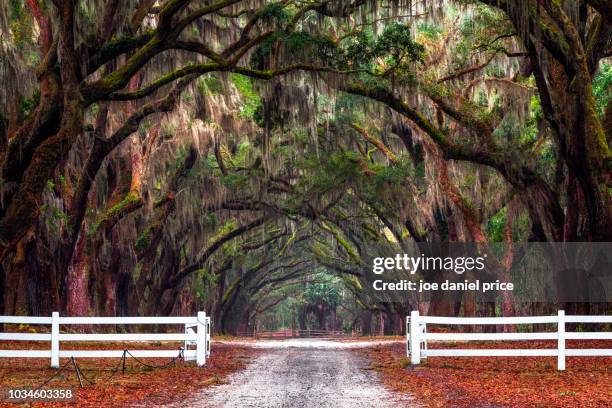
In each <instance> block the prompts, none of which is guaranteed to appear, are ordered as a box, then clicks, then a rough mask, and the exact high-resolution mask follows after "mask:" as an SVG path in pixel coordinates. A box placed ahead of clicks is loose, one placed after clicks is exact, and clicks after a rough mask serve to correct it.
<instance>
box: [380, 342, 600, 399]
mask: <svg viewBox="0 0 612 408" xmlns="http://www.w3.org/2000/svg"><path fill="white" fill-rule="evenodd" d="M430 347H436V348H451V347H461V348H511V347H512V348H550V347H555V345H554V344H552V343H550V342H548V343H547V342H521V343H512V344H504V345H503V346H502V345H500V344H495V343H492V342H487V343H480V344H479V343H476V342H470V344H469V346H467V345H465V344H459V345H458V344H444V345H443V346H442V345H441V344H436V345H434V346H430ZM568 347H571V348H612V342H610V341H591V342H585V341H581V342H580V343H574V342H568ZM370 358H371V360H372V365H371V369H373V370H376V371H379V372H380V373H381V375H382V379H383V381H384V382H385V384H386V385H387V386H389V387H390V388H391V389H394V390H396V391H401V392H407V393H410V394H412V395H413V396H414V397H415V398H416V400H417V402H418V403H420V404H423V405H424V406H430V407H449V406H452V407H609V406H612V358H610V357H570V358H567V361H566V365H567V370H566V371H565V372H559V371H557V368H556V363H557V360H556V357H514V358H510V357H455V358H446V357H436V358H429V359H427V360H424V362H423V364H422V365H420V366H418V367H416V368H415V367H413V366H411V365H410V362H409V360H408V359H407V358H406V349H405V346H404V345H400V344H395V345H390V346H384V347H376V348H374V349H372V350H371V351H370Z"/></svg>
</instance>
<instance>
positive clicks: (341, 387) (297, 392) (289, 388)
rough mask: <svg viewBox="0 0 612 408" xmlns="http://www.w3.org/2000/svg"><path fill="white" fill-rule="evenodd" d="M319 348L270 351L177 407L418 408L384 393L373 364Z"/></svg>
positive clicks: (294, 345)
mask: <svg viewBox="0 0 612 408" xmlns="http://www.w3.org/2000/svg"><path fill="white" fill-rule="evenodd" d="M320 343H321V341H315V342H314V343H313V342H312V341H310V342H308V341H305V342H303V343H301V344H300V342H299V341H297V342H296V341H293V342H291V343H285V344H284V345H281V346H280V348H274V349H270V350H269V351H268V352H266V353H265V354H263V355H260V356H258V357H256V358H255V359H254V360H253V362H252V363H251V364H250V365H249V366H247V367H246V369H244V370H243V371H241V372H239V373H236V374H234V375H233V376H231V377H230V381H229V383H228V384H224V385H220V386H217V387H212V388H210V389H207V390H205V391H202V392H201V393H199V394H196V395H194V396H193V397H191V398H189V399H187V400H186V401H182V402H181V403H180V404H177V405H175V407H178V406H183V407H184V406H189V407H296V408H297V407H299V408H302V407H339V408H342V407H347V408H348V407H351V408H353V407H381V408H385V407H401V406H405V407H415V406H416V404H414V403H412V401H411V400H410V399H409V398H408V397H403V398H401V399H400V397H398V396H397V395H395V394H393V393H391V392H390V391H388V390H387V389H385V388H384V386H383V385H382V384H381V383H380V382H379V379H378V376H377V373H376V372H374V371H371V370H364V369H365V368H366V367H367V366H368V363H367V361H366V359H365V357H362V356H360V352H359V350H347V349H346V348H345V347H344V346H342V347H334V345H333V344H329V343H332V342H324V343H325V345H322V344H320ZM333 343H335V342H333ZM364 353H365V352H364ZM212 358H214V356H212Z"/></svg>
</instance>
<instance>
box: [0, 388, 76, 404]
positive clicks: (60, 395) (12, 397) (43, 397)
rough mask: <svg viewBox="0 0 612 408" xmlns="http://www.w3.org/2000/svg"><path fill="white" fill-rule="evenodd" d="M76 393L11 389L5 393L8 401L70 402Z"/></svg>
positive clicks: (51, 389) (64, 389)
mask: <svg viewBox="0 0 612 408" xmlns="http://www.w3.org/2000/svg"><path fill="white" fill-rule="evenodd" d="M74 396H75V393H74V391H73V390H72V389H71V388H45V389H40V390H39V389H34V388H9V389H7V390H6V392H5V393H4V397H5V398H6V399H7V400H8V401H14V402H17V401H19V402H25V401H69V400H72V399H74Z"/></svg>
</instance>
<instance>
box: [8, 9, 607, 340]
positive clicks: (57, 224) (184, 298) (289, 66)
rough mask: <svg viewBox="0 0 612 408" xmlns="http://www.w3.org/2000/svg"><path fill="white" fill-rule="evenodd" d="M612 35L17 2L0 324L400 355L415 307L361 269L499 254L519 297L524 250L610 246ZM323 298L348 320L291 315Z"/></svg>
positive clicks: (477, 14)
mask: <svg viewBox="0 0 612 408" xmlns="http://www.w3.org/2000/svg"><path fill="white" fill-rule="evenodd" d="M570 3H571V4H570ZM610 11H611V10H610V7H609V2H607V1H602V0H598V1H595V0H593V1H589V0H584V1H576V2H567V4H565V3H564V4H561V3H559V2H554V1H546V0H544V1H542V0H521V1H517V2H514V1H512V2H511V1H503V0H499V1H498V0H492V1H467V0H461V1H459V0H457V1H429V0H428V1H424V0H422V1H416V0H415V1H405V2H402V1H397V2H396V1H374V0H372V1H362V0H353V1H332V0H330V1H310V0H307V1H278V2H275V1H274V2H267V1H261V2H245V1H231V0H226V1H195V0H194V1H188V0H184V1H178V0H176V1H174V0H169V1H149V0H142V1H134V2H118V1H106V2H100V1H85V0H81V1H76V0H73V1H39V0H27V1H19V0H14V1H11V2H9V3H8V4H5V5H3V6H2V19H1V20H0V30H1V31H0V34H2V47H1V49H0V50H1V52H2V54H0V55H2V57H3V58H2V62H1V65H0V77H2V78H3V80H4V81H5V82H7V90H6V91H5V92H3V95H2V96H3V97H2V98H0V107H1V116H0V131H1V132H0V136H2V144H1V149H0V151H1V157H2V201H1V203H0V238H1V240H0V248H1V249H2V250H1V252H0V254H1V255H0V260H2V268H1V271H2V274H0V281H1V282H2V287H1V288H0V289H2V290H0V292H2V298H1V299H2V302H0V304H2V306H3V309H4V310H5V312H6V313H7V314H12V313H15V312H17V311H21V312H29V313H32V312H33V311H44V312H45V313H46V312H47V311H48V310H51V309H55V308H57V307H60V308H61V309H62V311H67V312H68V313H70V314H86V313H89V312H92V311H94V312H99V313H104V314H108V315H115V314H134V313H146V314H170V313H180V312H185V313H186V312H191V311H193V310H194V309H195V308H196V307H197V308H201V307H204V308H205V309H206V310H211V311H212V314H213V316H214V318H215V320H216V321H218V322H219V326H217V327H219V328H220V329H221V330H223V331H228V332H233V333H236V332H243V331H248V330H252V328H253V327H254V326H256V325H257V324H258V323H257V322H260V321H268V322H271V321H278V320H274V319H272V318H271V317H270V316H272V315H273V313H275V311H277V310H283V311H284V312H282V313H294V316H295V318H296V320H300V322H297V323H296V324H295V325H297V326H301V327H303V326H304V324H305V323H304V322H305V321H306V320H307V316H308V315H309V314H312V312H316V311H318V312H320V313H319V314H318V315H317V319H318V325H319V326H325V325H326V324H327V323H329V319H332V317H331V316H332V314H333V315H334V316H336V313H340V315H341V316H344V318H345V319H349V320H351V325H352V326H353V327H359V328H361V329H363V331H364V332H366V333H369V332H370V330H371V327H370V326H371V325H370V323H371V318H372V316H375V320H377V321H378V323H379V325H381V326H384V327H382V328H383V330H386V331H387V332H391V331H401V330H402V327H403V324H402V321H401V319H402V316H405V314H406V313H407V311H409V310H411V308H413V307H415V306H416V303H417V300H416V299H412V298H399V299H398V298H393V299H391V298H387V299H382V301H381V299H380V298H377V297H376V296H372V294H371V293H368V292H367V291H365V290H364V288H367V287H369V286H371V283H372V282H371V281H372V276H371V273H369V269H370V267H371V265H370V264H369V262H370V259H369V257H370V256H371V253H373V252H389V253H393V252H397V251H401V250H404V249H406V248H408V247H409V245H412V244H414V243H419V242H432V241H473V242H478V243H480V244H482V245H485V246H486V245H488V244H489V243H491V242H506V243H507V245H508V248H509V249H508V251H507V253H506V254H505V256H504V257H502V258H501V259H500V260H499V262H498V264H497V265H496V268H500V269H501V268H505V269H507V270H508V271H509V270H510V268H511V266H512V258H513V251H512V248H513V245H514V243H515V242H525V241H528V240H531V241H574V240H593V241H609V240H610V239H609V238H610V231H611V230H612V228H611V227H612V221H611V220H612V215H611V209H612V206H611V205H610V151H609V141H610V115H611V113H610V111H611V110H610V104H609V100H610V98H609V95H610V90H609V84H610V77H611V76H612V75H611V74H610V69H609V61H608V59H607V58H609V57H610V35H611V33H610V30H611V28H610V22H609V18H610V17H609V16H610V15H612V13H611V12H610ZM606 84H607V85H606ZM330 276H331V277H332V278H330ZM425 278H426V279H431V280H435V279H436V276H435V275H432V276H426V277H425ZM330 282H331V283H330ZM325 285H332V286H333V288H334V290H336V289H337V290H339V292H338V293H341V294H342V296H343V302H341V303H344V302H348V301H349V300H350V302H349V303H351V304H353V305H354V307H355V309H351V310H342V311H339V310H337V308H336V307H335V305H336V303H334V302H335V301H333V302H332V301H329V299H327V300H325V301H322V300H321V299H320V298H319V297H316V296H314V297H313V296H311V297H307V296H306V297H304V296H302V294H303V293H311V292H312V293H314V292H317V291H318V290H319V289H321V288H326V287H327V286H325ZM13 287H22V288H25V287H27V288H29V289H28V292H27V294H25V293H26V292H23V293H24V294H22V295H18V294H17V293H16V292H13V291H12V288H13ZM327 288H328V289H329V287H327ZM317 293H318V292H317ZM289 297H293V298H294V301H291V302H293V303H291V302H290V301H288V300H287V298H289ZM28 298H29V300H28ZM41 299H45V300H41ZM47 299H48V300H47ZM500 303H501V304H502V306H503V308H502V309H503V313H504V314H511V313H514V307H515V305H514V304H513V300H512V299H511V298H504V299H501V300H500ZM432 307H433V308H434V309H435V310H437V311H438V312H439V313H445V314H457V313H459V312H460V310H462V312H463V313H464V314H476V313H487V314H494V313H495V305H475V304H474V303H473V302H471V300H470V299H469V298H462V297H460V296H459V297H453V296H449V297H446V298H440V299H434V302H433V306H432ZM478 308H480V309H478ZM323 311H324V312H325V313H323ZM332 311H333V313H332ZM315 314H316V313H315ZM349 316H350V317H349ZM298 317H299V318H298ZM334 319H335V318H334ZM326 322H327V323H326ZM298 323H299V324H298ZM335 328H337V327H335Z"/></svg>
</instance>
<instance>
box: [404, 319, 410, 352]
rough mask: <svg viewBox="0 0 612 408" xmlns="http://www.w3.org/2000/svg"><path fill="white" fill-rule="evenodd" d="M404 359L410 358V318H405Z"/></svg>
mask: <svg viewBox="0 0 612 408" xmlns="http://www.w3.org/2000/svg"><path fill="white" fill-rule="evenodd" d="M405 329H406V357H409V356H410V316H406V327H405Z"/></svg>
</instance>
